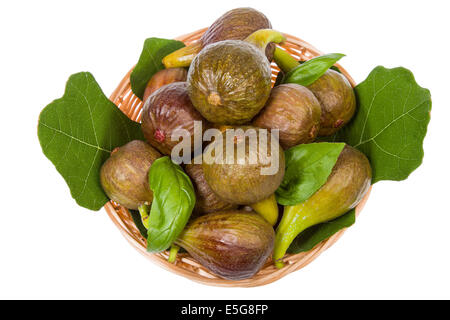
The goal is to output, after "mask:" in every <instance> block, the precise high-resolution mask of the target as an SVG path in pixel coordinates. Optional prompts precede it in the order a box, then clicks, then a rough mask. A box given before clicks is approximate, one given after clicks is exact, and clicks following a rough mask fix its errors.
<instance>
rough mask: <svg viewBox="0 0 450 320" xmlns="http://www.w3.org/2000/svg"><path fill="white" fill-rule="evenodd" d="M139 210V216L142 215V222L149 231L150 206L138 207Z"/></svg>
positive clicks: (142, 205)
mask: <svg viewBox="0 0 450 320" xmlns="http://www.w3.org/2000/svg"><path fill="white" fill-rule="evenodd" d="M138 210H139V214H140V215H141V221H142V224H143V225H144V227H145V229H147V230H148V225H149V217H150V215H149V212H150V206H148V205H146V204H141V205H140V206H139V207H138Z"/></svg>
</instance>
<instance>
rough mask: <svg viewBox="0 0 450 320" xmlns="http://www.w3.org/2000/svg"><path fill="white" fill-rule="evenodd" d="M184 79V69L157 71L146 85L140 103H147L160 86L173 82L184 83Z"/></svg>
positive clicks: (185, 73)
mask: <svg viewBox="0 0 450 320" xmlns="http://www.w3.org/2000/svg"><path fill="white" fill-rule="evenodd" d="M186 78H187V70H186V69H184V68H172V69H163V70H160V71H158V72H157V73H155V74H154V75H153V77H152V78H151V79H150V81H149V82H148V83H147V87H145V91H144V98H143V99H142V101H144V102H145V101H147V99H148V97H150V95H151V94H152V93H153V92H155V91H156V90H158V89H159V88H161V87H162V86H165V85H166V84H169V83H173V82H184V81H186Z"/></svg>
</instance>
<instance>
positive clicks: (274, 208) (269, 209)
mask: <svg viewBox="0 0 450 320" xmlns="http://www.w3.org/2000/svg"><path fill="white" fill-rule="evenodd" d="M251 207H252V208H253V210H255V211H256V212H257V213H259V214H260V215H261V216H262V217H263V218H264V219H265V220H266V221H267V222H269V223H270V224H271V225H272V226H274V225H275V223H277V221H278V205H277V200H276V199H275V194H272V195H271V196H270V197H268V198H266V199H264V200H261V201H259V202H257V203H254V204H252V205H251Z"/></svg>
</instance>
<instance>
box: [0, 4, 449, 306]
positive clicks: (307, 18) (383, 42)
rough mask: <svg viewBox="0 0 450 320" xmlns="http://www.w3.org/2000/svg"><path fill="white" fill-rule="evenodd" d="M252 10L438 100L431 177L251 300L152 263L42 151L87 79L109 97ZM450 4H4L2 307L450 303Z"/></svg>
mask: <svg viewBox="0 0 450 320" xmlns="http://www.w3.org/2000/svg"><path fill="white" fill-rule="evenodd" d="M241 6H252V7H255V8H257V9H259V10H260V11H262V12H264V13H265V14H266V15H267V16H268V17H269V19H270V20H271V22H272V25H273V26H274V28H275V29H278V30H280V31H283V32H287V33H290V34H293V35H296V36H298V37H300V38H302V39H304V40H306V41H308V42H310V43H312V44H313V45H314V46H316V47H317V48H319V49H320V50H322V51H324V52H343V53H346V54H347V57H345V58H344V59H343V60H342V65H343V66H344V67H345V68H346V69H347V70H348V71H349V72H350V74H351V75H352V76H353V77H354V78H355V80H356V81H357V82H360V81H362V80H364V79H365V77H366V76H367V75H368V73H369V72H370V70H372V69H373V68H374V67H375V66H377V65H384V66H386V67H396V66H404V67H407V68H409V69H411V70H412V71H413V72H414V74H415V76H416V79H417V81H418V83H419V84H420V85H421V86H424V87H426V88H429V89H430V90H431V93H432V98H433V111H432V120H431V122H430V125H429V129H428V135H427V137H426V139H425V146H424V147H425V158H424V163H423V165H422V166H421V167H420V168H419V169H418V170H416V171H415V172H414V173H413V174H412V175H411V176H410V178H409V179H408V180H407V181H403V182H381V183H378V184H376V185H375V186H374V188H373V192H372V195H371V197H370V199H369V201H368V203H367V206H366V208H365V209H364V211H363V213H362V214H361V216H360V218H359V219H358V221H357V223H356V224H355V225H354V226H353V227H352V228H351V229H350V230H348V231H347V233H346V234H345V236H344V237H343V238H342V239H341V240H340V241H339V242H338V243H337V244H336V245H334V246H333V247H332V248H331V249H330V250H328V251H327V252H325V253H324V254H322V255H321V256H320V257H319V258H318V259H317V260H315V261H314V262H313V263H312V264H310V265H309V266H308V267H306V268H305V269H303V270H301V271H298V272H296V273H294V274H291V275H289V276H287V277H285V278H284V279H281V280H280V281H278V282H276V283H274V284H271V285H268V286H265V287H260V288H254V289H224V288H213V287H207V286H203V285H199V284H196V283H193V282H191V281H189V280H187V279H184V278H181V277H179V276H176V275H174V274H171V273H169V272H167V271H164V270H162V269H160V268H159V267H158V266H156V265H153V264H152V263H151V262H150V261H148V260H146V259H145V258H144V257H143V256H141V255H140V254H139V253H138V252H137V251H135V249H133V248H132V247H131V246H130V245H129V244H128V243H127V241H126V240H125V239H124V238H123V237H122V235H121V234H120V233H119V231H118V230H117V228H116V227H115V226H114V225H113V223H112V222H111V221H110V220H109V218H108V216H107V215H106V213H105V211H104V210H101V211H100V212H97V213H95V212H90V211H88V210H86V209H83V208H81V207H78V206H77V205H76V204H75V202H74V201H73V200H72V198H71V196H70V193H69V190H68V188H67V186H66V184H65V182H64V180H63V179H62V178H61V177H60V176H59V174H58V173H57V172H56V170H55V168H54V167H53V165H52V164H51V163H50V161H48V160H47V159H46V158H45V157H44V155H43V154H42V152H41V149H40V145H39V142H38V139H37V134H36V132H37V131H36V128H37V120H38V115H39V112H40V111H41V109H42V108H43V107H44V106H45V105H47V104H48V103H50V102H51V101H52V100H53V99H56V98H59V97H61V96H62V94H63V91H64V86H65V82H66V80H67V78H68V77H69V76H70V75H71V74H72V73H76V72H79V71H90V72H92V73H93V74H94V76H95V77H96V79H97V81H98V82H99V83H100V85H101V86H102V88H103V90H104V92H105V93H106V94H107V95H109V94H110V93H111V92H112V91H113V90H114V88H115V86H116V85H117V84H118V83H119V81H120V80H121V79H122V77H123V76H124V75H125V74H126V72H127V71H128V70H129V69H130V68H131V67H132V66H133V64H135V63H136V62H137V59H138V57H139V54H140V51H141V48H142V44H143V41H144V39H145V38H147V37H151V36H157V37H164V38H172V37H175V36H178V35H181V34H184V33H187V32H190V31H194V30H197V29H199V28H202V27H206V26H208V25H210V24H211V23H212V21H214V20H215V19H216V18H217V17H219V16H220V15H221V14H223V13H224V12H225V11H227V10H229V9H232V8H234V7H241ZM449 11H450V10H449V7H448V5H447V1H411V0H410V1H392V0H390V1H381V0H378V1H325V0H322V1H298V0H296V1H262V0H259V1H254V2H251V1H232V0H227V1H211V0H209V1H205V2H201V1H174V0H172V1H149V0H146V1H131V0H127V1H111V0H110V1H93V0H89V1H81V0H78V1H1V4H0V12H1V19H0V33H1V46H0V57H1V59H0V74H1V77H0V82H1V83H0V90H1V92H2V95H1V113H0V121H1V125H0V130H1V135H0V137H1V138H0V139H1V153H0V162H1V167H0V168H1V171H0V172H1V176H0V188H1V190H0V191H1V192H0V197H1V198H0V200H1V206H0V210H1V211H0V212H1V217H0V298H145V299H172V298H174V299H175V298H178V299H183V298H186V299H188V298H199V299H200V298H207V299H240V298H251V299H260V298H261V299H310V298H311V299H312V298H344V299H345V298H450V289H449V288H450V273H449V270H450V255H449V252H450V250H449V245H450V241H449V234H450V231H449V230H450V210H449V197H450V195H449V187H448V180H449V179H450V175H449V170H448V166H449V160H448V159H449V156H450V153H449V150H448V147H449V143H448V141H449V140H448V138H449V134H448V132H449V130H450V125H449V123H450V120H449V119H450V111H449V110H450V106H449V99H448V95H449V92H450V81H449V65H450V61H449V59H448V54H449V52H450V46H449V43H450V42H449V36H448V32H449V31H450V23H449V17H448V13H449Z"/></svg>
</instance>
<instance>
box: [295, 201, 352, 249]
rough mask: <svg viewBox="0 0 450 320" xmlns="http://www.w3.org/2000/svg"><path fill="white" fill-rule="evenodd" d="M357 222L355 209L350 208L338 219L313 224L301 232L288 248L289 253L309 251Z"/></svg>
mask: <svg viewBox="0 0 450 320" xmlns="http://www.w3.org/2000/svg"><path fill="white" fill-rule="evenodd" d="M354 223H355V209H352V210H350V211H349V212H347V213H346V214H344V215H343V216H340V217H339V218H337V219H334V220H331V221H328V222H324V223H320V224H317V225H315V226H312V227H310V228H308V229H306V230H305V231H303V232H302V233H300V234H299V235H298V236H297V237H296V238H295V239H294V241H293V242H292V243H291V246H290V247H289V249H288V251H287V252H288V253H294V254H295V253H300V252H305V251H309V250H311V249H312V248H314V247H315V246H316V245H317V244H319V243H320V242H322V241H323V240H326V239H328V238H329V237H331V236H332V235H334V234H335V233H336V232H338V231H340V230H341V229H344V228H348V227H350V226H352V225H353V224H354Z"/></svg>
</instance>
